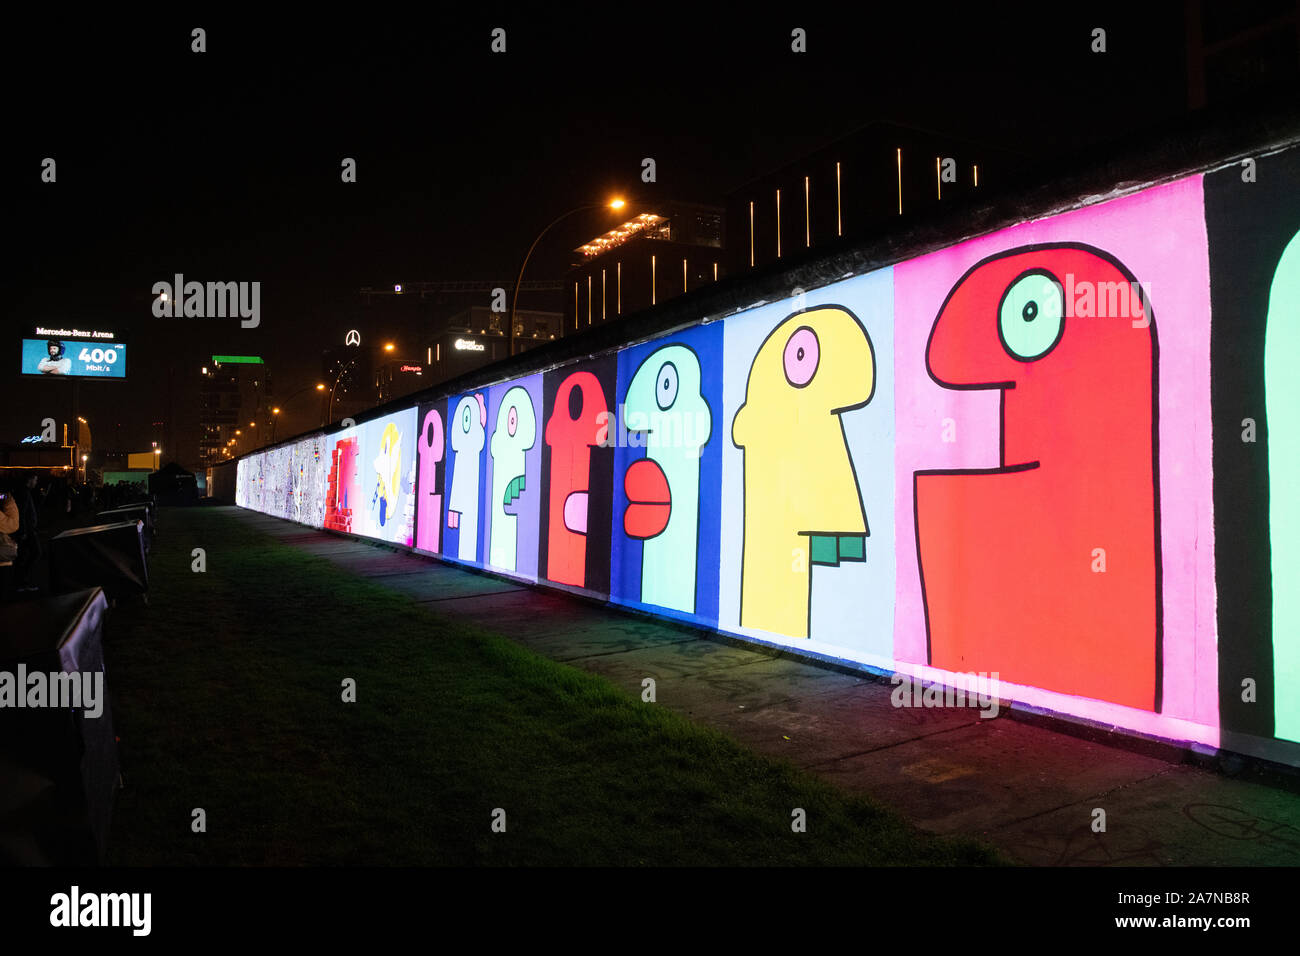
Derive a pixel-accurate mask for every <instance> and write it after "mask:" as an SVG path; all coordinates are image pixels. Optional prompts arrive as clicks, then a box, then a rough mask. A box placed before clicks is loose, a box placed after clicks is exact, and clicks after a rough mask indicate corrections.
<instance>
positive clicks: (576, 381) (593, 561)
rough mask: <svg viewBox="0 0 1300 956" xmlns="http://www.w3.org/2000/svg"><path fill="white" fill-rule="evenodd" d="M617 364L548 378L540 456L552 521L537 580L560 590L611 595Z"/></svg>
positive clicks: (590, 365)
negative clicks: (610, 437)
mask: <svg viewBox="0 0 1300 956" xmlns="http://www.w3.org/2000/svg"><path fill="white" fill-rule="evenodd" d="M615 369H616V365H615V360H614V358H613V357H612V356H611V357H609V358H606V359H601V360H596V361H591V362H581V363H577V364H576V365H573V366H568V367H566V368H564V369H557V370H556V371H553V372H547V373H546V375H545V378H544V383H543V386H544V387H543V391H544V400H543V407H544V408H545V409H546V429H545V433H544V441H545V445H544V447H543V449H542V474H543V482H544V484H543V495H544V496H545V498H546V502H547V521H546V523H545V525H544V529H543V534H542V545H541V554H540V556H539V563H538V567H539V572H538V573H539V576H541V577H543V578H546V579H547V580H549V581H554V582H555V583H557V584H567V585H570V586H572V587H575V588H583V589H585V590H590V591H596V592H598V593H608V590H609V535H610V515H611V510H612V506H613V455H612V454H611V452H612V451H613V449H612V447H610V446H609V445H608V435H609V431H610V424H609V416H610V410H611V409H612V408H613V407H614V400H613V389H614V380H615Z"/></svg>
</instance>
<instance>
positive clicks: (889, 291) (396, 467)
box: [236, 149, 1300, 765]
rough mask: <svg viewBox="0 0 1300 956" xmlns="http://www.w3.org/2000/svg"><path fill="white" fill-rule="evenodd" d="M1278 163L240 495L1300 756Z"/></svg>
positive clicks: (1164, 192) (1291, 200) (1233, 744)
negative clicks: (1251, 175) (1249, 178)
mask: <svg viewBox="0 0 1300 956" xmlns="http://www.w3.org/2000/svg"><path fill="white" fill-rule="evenodd" d="M1298 157H1300V151H1297V150H1296V149H1290V150H1286V151H1283V152H1279V153H1276V154H1274V155H1270V156H1265V157H1262V158H1260V159H1259V161H1258V175H1257V177H1256V181H1255V182H1253V183H1249V184H1247V183H1244V182H1243V180H1242V178H1241V176H1240V175H1239V172H1238V170H1237V169H1235V168H1233V167H1228V168H1225V169H1223V170H1220V171H1217V172H1214V173H1210V174H1206V175H1196V176H1189V177H1187V178H1185V179H1181V180H1178V181H1176V182H1171V183H1166V184H1162V185H1160V186H1155V187H1150V188H1147V189H1144V190H1140V191H1137V192H1134V193H1131V194H1129V195H1125V196H1122V197H1120V198H1116V199H1111V200H1108V201H1106V202H1102V203H1097V204H1094V205H1090V206H1086V207H1082V208H1079V209H1075V210H1071V211H1068V212H1065V213H1061V214H1059V215H1055V216H1051V217H1048V218H1046V219H1041V220H1036V221H1033V222H1026V223H1022V224H1019V225H1016V226H1012V227H1010V228H1008V229H1004V230H1002V231H1000V232H998V233H994V234H991V235H987V236H982V237H979V238H976V239H971V240H968V241H964V242H962V243H959V244H956V245H953V246H951V247H948V248H945V249H941V250H938V251H936V252H932V253H929V254H927V255H924V256H919V257H917V258H914V259H911V260H907V261H904V262H900V263H897V264H896V265H893V266H890V267H888V268H884V269H879V270H876V271H873V272H870V273H867V274H863V275H857V276H852V277H849V278H846V279H843V280H841V281H838V282H835V283H831V284H829V285H827V286H824V287H822V288H819V289H816V290H810V291H808V292H801V291H799V290H791V295H790V296H789V297H788V298H786V299H783V300H781V301H777V302H769V303H765V304H763V305H760V306H756V307H754V308H752V309H749V310H746V311H744V312H741V313H738V314H734V315H730V316H727V317H726V318H725V319H721V320H716V319H714V320H711V321H710V320H706V319H708V318H709V317H705V316H701V322H700V324H698V325H695V326H692V327H688V328H683V329H678V330H676V331H674V332H672V333H670V334H666V335H663V336H660V337H658V338H656V339H653V340H651V341H645V342H638V343H636V344H635V345H631V346H628V347H625V348H622V349H619V350H617V351H616V352H611V353H607V354H603V355H597V356H594V357H590V358H586V359H583V360H580V361H575V362H571V363H568V364H564V365H561V366H559V367H554V368H547V369H545V370H544V371H538V372H535V373H532V374H530V375H526V376H523V377H520V378H516V379H511V380H507V381H500V382H492V383H488V384H486V385H485V386H484V387H483V388H481V389H478V390H476V391H471V392H467V393H463V394H456V395H447V396H443V397H440V398H439V399H438V400H437V401H430V402H426V403H424V404H421V405H420V406H419V407H418V409H416V408H412V409H409V410H407V411H403V412H399V413H395V414H391V415H386V416H384V417H383V418H381V419H378V420H376V421H373V422H365V423H363V424H362V425H361V426H357V427H355V428H350V429H345V430H343V431H340V432H337V433H331V434H326V433H321V434H317V435H312V436H306V437H304V438H303V439H301V440H299V441H298V442H295V443H292V444H290V445H286V446H282V447H280V448H276V449H269V450H267V451H266V452H263V453H259V454H256V455H250V456H247V457H246V458H244V459H242V460H241V461H240V463H239V471H238V480H237V492H236V493H237V502H238V503H239V504H240V505H242V506H244V507H250V508H254V509H256V510H259V511H265V512H267V513H270V514H276V515H278V516H280V517H286V518H290V519H291V520H297V521H302V522H304V523H307V524H311V525H312V526H316V527H325V528H330V529H333V530H337V531H343V532H348V533H351V534H360V535H363V536H369V537H375V538H382V539H384V540H389V541H395V542H397V543H405V544H408V545H413V546H414V547H415V548H416V549H418V550H421V551H425V552H429V553H432V554H441V555H443V556H444V557H446V558H448V559H451V560H454V561H459V562H462V563H467V564H473V565H476V566H480V567H487V568H489V569H492V570H495V571H499V572H501V573H504V574H507V575H510V576H514V577H518V578H523V579H527V580H535V581H538V582H539V583H544V584H551V585H554V586H557V587H561V588H567V589H576V590H580V591H582V592H584V593H586V594H589V595H595V596H599V597H608V599H609V600H610V601H612V602H614V603H617V604H623V605H627V606H630V607H636V608H641V609H645V610H648V611H651V612H653V613H656V614H661V615H665V616H668V617H674V618H680V619H685V620H688V621H691V622H693V623H698V624H701V625H704V626H707V627H712V628H717V629H718V630H720V631H723V632H725V633H729V634H736V635H740V636H742V637H745V638H748V639H752V640H758V641H764V642H768V643H774V644H778V645H782V646H787V647H792V648H797V649H800V650H803V651H807V652H810V653H814V654H817V655H820V656H824V657H831V658H834V659H838V660H844V661H850V662H854V663H856V664H859V665H862V666H866V667H869V668H874V669H877V670H880V671H884V672H891V671H893V672H901V673H905V674H909V675H913V676H916V677H920V678H925V679H937V680H945V679H948V680H956V678H957V676H958V675H965V674H970V673H983V674H997V675H998V679H999V680H1000V682H1001V687H1000V693H1001V694H1002V696H1003V697H1005V698H1009V699H1012V700H1015V701H1017V702H1019V703H1021V704H1026V705H1031V706H1035V707H1041V708H1044V709H1047V710H1051V711H1055V712H1058V713H1062V714H1066V715H1070V716H1074V717H1079V718H1083V719H1087V720H1091V721H1096V722H1098V723H1103V724H1105V725H1107V726H1116V727H1121V728H1125V729H1128V730H1130V731H1134V732H1137V733H1142V734H1148V735H1154V736H1158V737H1164V738H1167V739H1171V740H1179V741H1193V742H1196V743H1200V744H1204V745H1208V746H1221V745H1222V746H1225V747H1229V748H1233V749H1239V750H1243V751H1247V752H1254V753H1261V754H1264V755H1267V756H1269V757H1270V758H1272V759H1278V760H1282V761H1284V762H1289V763H1293V764H1296V765H1300V744H1298V743H1297V742H1298V741H1300V686H1298V685H1300V638H1298V637H1297V634H1300V603H1298V602H1300V598H1297V597H1296V595H1297V594H1300V592H1297V590H1296V588H1295V587H1294V586H1293V583H1294V581H1296V580H1300V505H1297V504H1296V501H1297V499H1296V496H1295V495H1294V494H1291V490H1292V488H1293V487H1294V485H1295V484H1296V482H1297V479H1298V478H1300V475H1298V474H1297V473H1298V472H1300V438H1298V437H1297V436H1300V425H1298V424H1297V421H1300V377H1298V376H1296V375H1295V374H1294V372H1293V366H1294V364H1295V361H1296V359H1297V357H1298V356H1297V353H1298V352H1300V159H1298Z"/></svg>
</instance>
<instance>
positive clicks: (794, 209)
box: [726, 123, 1023, 275]
mask: <svg viewBox="0 0 1300 956" xmlns="http://www.w3.org/2000/svg"><path fill="white" fill-rule="evenodd" d="M1022 165H1023V160H1022V158H1021V157H1020V156H1019V155H1017V154H1015V153H1013V152H1011V151H1008V150H1005V149H1001V148H998V147H992V146H981V145H978V144H974V143H969V142H966V141H963V140H960V139H956V138H953V137H949V136H943V135H940V134H936V133H929V132H925V131H922V130H916V129H909V128H907V127H903V126H896V125H894V124H889V123H873V124H871V125H869V126H865V127H863V128H861V129H859V130H857V131H856V132H854V133H851V134H850V135H848V136H846V137H844V138H842V139H839V140H837V141H836V142H834V143H832V144H830V145H829V146H826V147H824V148H823V149H820V150H818V151H817V152H815V153H811V154H809V155H808V156H805V157H803V158H801V159H798V160H795V161H794V162H791V163H788V164H786V165H784V166H781V167H780V168H778V169H775V170H773V171H772V172H770V173H767V174H766V175H764V176H761V177H759V178H757V179H754V180H752V181H751V182H748V183H746V184H745V185H744V186H742V187H740V188H739V189H737V190H735V191H733V192H732V193H730V194H729V195H728V196H727V206H726V208H727V270H728V272H730V273H731V274H732V275H737V274H743V273H744V272H745V271H747V270H750V269H756V268H759V267H762V266H765V265H768V264H770V263H773V262H776V261H778V260H781V259H789V258H793V257H797V256H799V255H800V254H802V253H804V252H806V251H808V250H811V249H821V248H822V247H824V246H826V245H828V244H832V243H837V242H842V241H846V240H852V239H855V238H859V237H862V236H864V235H866V234H868V233H872V232H876V231H879V230H881V229H882V228H887V227H888V224H889V223H890V222H891V221H898V220H901V219H903V218H905V217H908V216H911V215H914V214H916V213H918V212H922V211H924V210H926V209H929V208H932V207H933V206H935V205H936V204H938V203H942V202H945V201H951V200H954V199H957V198H958V197H960V196H963V195H966V194H968V193H969V192H971V191H972V190H975V189H978V188H980V187H987V186H988V185H989V184H991V183H994V182H997V181H999V180H1001V179H1002V178H1003V177H1005V176H1007V175H1008V174H1009V172H1010V171H1012V170H1014V169H1018V168H1020V167H1021V166H1022Z"/></svg>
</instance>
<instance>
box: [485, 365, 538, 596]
mask: <svg viewBox="0 0 1300 956" xmlns="http://www.w3.org/2000/svg"><path fill="white" fill-rule="evenodd" d="M541 400H542V377H541V376H540V375H534V376H532V377H531V378H528V379H523V380H520V381H519V382H518V383H517V384H514V385H511V386H508V387H506V386H496V387H494V388H492V389H490V390H489V393H488V409H487V413H488V422H489V423H495V424H494V425H493V429H492V438H491V441H490V443H489V448H488V459H487V466H488V480H487V487H488V488H489V489H490V491H491V493H490V495H489V497H488V499H487V503H486V504H487V514H486V520H487V536H488V555H487V564H488V566H489V567H492V568H496V569H497V570H500V571H510V572H514V573H517V574H520V575H523V576H526V577H529V578H536V576H537V541H538V521H539V519H540V517H541V485H542V480H541V479H542V476H541V472H542V449H541V445H540V444H539V441H538V429H537V412H536V409H537V408H538V407H539V406H540V405H541Z"/></svg>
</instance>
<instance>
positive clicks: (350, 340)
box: [343, 329, 361, 345]
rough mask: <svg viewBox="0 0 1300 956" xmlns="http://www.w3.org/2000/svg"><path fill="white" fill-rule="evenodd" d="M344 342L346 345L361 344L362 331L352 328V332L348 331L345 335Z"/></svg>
mask: <svg viewBox="0 0 1300 956" xmlns="http://www.w3.org/2000/svg"><path fill="white" fill-rule="evenodd" d="M343 344H344V345H360V344H361V333H360V332H358V331H357V330H356V329H352V330H351V331H350V332H348V334H347V335H345V336H343Z"/></svg>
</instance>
